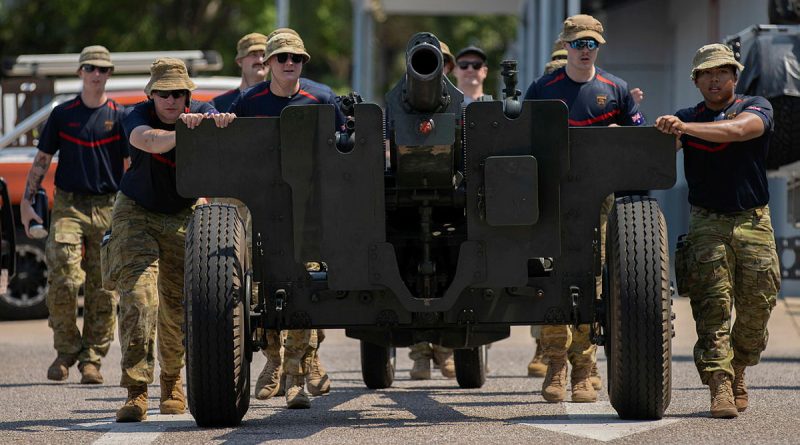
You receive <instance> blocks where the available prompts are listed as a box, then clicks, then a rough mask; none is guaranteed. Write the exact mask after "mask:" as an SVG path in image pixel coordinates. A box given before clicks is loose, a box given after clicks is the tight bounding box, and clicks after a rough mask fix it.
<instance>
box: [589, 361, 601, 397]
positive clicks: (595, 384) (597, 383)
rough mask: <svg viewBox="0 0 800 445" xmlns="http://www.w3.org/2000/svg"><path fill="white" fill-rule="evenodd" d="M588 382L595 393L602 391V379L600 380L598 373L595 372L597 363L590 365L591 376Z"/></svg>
mask: <svg viewBox="0 0 800 445" xmlns="http://www.w3.org/2000/svg"><path fill="white" fill-rule="evenodd" d="M589 381H590V382H592V388H594V389H595V391H599V390H601V389H603V379H601V378H600V373H599V372H597V362H594V363H592V374H591V375H590V376H589Z"/></svg>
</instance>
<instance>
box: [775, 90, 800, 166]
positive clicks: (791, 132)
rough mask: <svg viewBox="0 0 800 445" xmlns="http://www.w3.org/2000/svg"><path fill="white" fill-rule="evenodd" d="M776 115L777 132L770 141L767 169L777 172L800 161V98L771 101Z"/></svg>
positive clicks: (791, 97) (781, 98) (789, 97)
mask: <svg viewBox="0 0 800 445" xmlns="http://www.w3.org/2000/svg"><path fill="white" fill-rule="evenodd" d="M769 101H770V103H771V104H772V109H773V110H774V114H775V131H774V132H773V133H772V137H771V138H770V140H769V152H768V153H767V169H770V170H775V169H777V168H778V167H782V166H784V165H787V164H791V163H792V162H795V161H797V160H800V97H794V96H778V97H773V98H772V99H770V100H769Z"/></svg>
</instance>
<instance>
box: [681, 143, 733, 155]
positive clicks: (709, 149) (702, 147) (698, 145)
mask: <svg viewBox="0 0 800 445" xmlns="http://www.w3.org/2000/svg"><path fill="white" fill-rule="evenodd" d="M686 145H688V146H690V147H692V148H696V149H698V150H703V151H707V152H710V153H714V152H717V151H722V150H725V149H726V148H728V145H731V144H730V142H726V143H724V144H719V145H716V146H714V147H709V146H708V145H703V144H701V143H699V142H694V141H686Z"/></svg>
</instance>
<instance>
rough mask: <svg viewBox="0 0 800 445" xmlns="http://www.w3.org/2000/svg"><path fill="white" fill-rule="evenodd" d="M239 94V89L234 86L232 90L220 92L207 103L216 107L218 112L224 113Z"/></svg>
mask: <svg viewBox="0 0 800 445" xmlns="http://www.w3.org/2000/svg"><path fill="white" fill-rule="evenodd" d="M239 94H241V91H239V89H238V88H235V89H233V90H228V91H226V92H224V93H222V94H220V95H219V96H217V97H215V98H213V99H211V101H210V102H209V103H210V104H211V106H212V107H214V108H216V109H217V110H218V111H219V112H220V113H225V112H227V111H228V110H229V109H230V108H231V105H232V104H233V101H235V100H236V98H237V97H239Z"/></svg>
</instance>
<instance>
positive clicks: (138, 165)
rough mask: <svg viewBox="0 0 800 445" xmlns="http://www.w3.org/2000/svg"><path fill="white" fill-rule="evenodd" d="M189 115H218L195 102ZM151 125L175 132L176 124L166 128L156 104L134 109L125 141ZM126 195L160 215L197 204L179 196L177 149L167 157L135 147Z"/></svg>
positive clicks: (124, 182) (124, 183) (125, 180)
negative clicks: (176, 173) (142, 126)
mask: <svg viewBox="0 0 800 445" xmlns="http://www.w3.org/2000/svg"><path fill="white" fill-rule="evenodd" d="M184 112H185V113H214V114H215V113H217V110H216V109H215V108H214V107H212V106H211V105H210V104H208V103H206V102H199V101H196V100H192V101H191V103H190V104H189V107H187V108H186V109H185V111H184ZM141 125H147V126H149V127H151V128H156V129H160V130H168V131H174V130H175V124H165V123H164V122H162V121H161V119H159V118H158V116H157V115H156V109H155V105H154V103H153V101H152V100H148V101H145V102H141V103H139V104H137V105H136V106H134V107H133V110H131V112H130V114H129V115H128V117H126V118H125V122H124V127H125V137H126V139H130V137H131V132H133V129H134V128H136V127H139V126H141ZM121 190H122V193H124V194H125V195H126V196H128V197H129V198H131V199H133V200H134V201H136V203H137V204H139V205H141V206H142V207H144V208H146V209H147V210H151V211H153V212H159V213H177V212H180V211H181V210H184V209H186V208H187V207H189V206H191V205H192V204H194V202H195V201H196V200H195V199H193V198H184V197H183V196H181V195H179V194H178V188H177V185H176V181H175V149H174V148H173V149H172V150H170V151H168V152H166V153H161V154H157V153H148V152H146V151H143V150H140V149H138V148H136V147H135V146H134V145H131V166H130V168H129V169H128V171H127V172H125V176H124V177H123V178H122V186H121Z"/></svg>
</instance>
